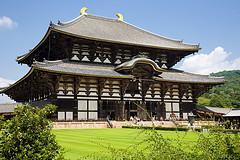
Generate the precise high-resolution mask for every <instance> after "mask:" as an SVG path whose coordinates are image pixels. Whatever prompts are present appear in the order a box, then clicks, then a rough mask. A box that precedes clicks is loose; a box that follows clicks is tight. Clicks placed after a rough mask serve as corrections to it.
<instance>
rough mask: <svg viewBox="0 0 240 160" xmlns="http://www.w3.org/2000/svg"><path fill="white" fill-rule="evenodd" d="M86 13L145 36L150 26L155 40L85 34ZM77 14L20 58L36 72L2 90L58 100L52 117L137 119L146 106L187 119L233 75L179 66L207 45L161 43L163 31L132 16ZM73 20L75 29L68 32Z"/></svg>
mask: <svg viewBox="0 0 240 160" xmlns="http://www.w3.org/2000/svg"><path fill="white" fill-rule="evenodd" d="M84 18H85V19H86V21H87V20H88V19H91V20H92V19H94V20H95V21H97V22H98V23H100V25H99V27H102V26H103V25H101V23H104V24H106V23H109V25H116V26H117V25H120V26H119V27H120V28H121V27H126V28H127V29H129V31H127V30H126V29H125V30H124V31H126V32H129V33H131V34H132V36H136V37H137V38H138V37H141V36H142V32H144V34H146V38H147V36H148V38H149V44H150V45H151V44H152V46H150V45H149V44H148V43H147V44H146V45H145V42H144V41H143V42H141V41H140V42H139V41H137V42H132V39H131V37H130V38H128V39H126V41H120V40H118V39H117V38H116V40H114V38H115V36H112V37H111V35H113V34H114V33H108V34H107V35H103V38H105V37H109V39H106V38H105V39H103V38H99V37H97V36H98V35H96V37H91V38H89V37H90V35H89V37H86V36H85V35H81V34H80V33H78V32H80V31H78V30H77V31H75V29H74V25H81V23H82V22H81V20H82V21H83V19H84ZM75 21H76V22H75ZM75 21H73V22H69V23H66V24H62V23H59V24H58V25H54V24H52V23H51V24H50V27H49V30H48V32H47V33H46V35H45V37H44V38H43V39H42V41H40V43H39V44H38V45H37V46H36V47H35V48H34V49H33V50H31V51H30V52H29V53H27V54H25V55H23V56H20V57H18V59H17V62H18V63H24V64H27V65H28V66H31V70H30V71H29V73H28V74H27V75H26V76H24V77H23V78H22V79H20V80H19V81H18V82H16V83H15V84H13V85H12V86H10V87H9V88H7V89H5V90H3V91H2V93H5V94H7V95H9V97H11V98H12V99H14V100H16V101H17V102H32V103H34V102H35V103H36V104H37V103H38V102H42V101H49V102H50V103H52V104H55V105H57V106H58V110H57V111H56V114H53V115H52V116H51V118H52V119H53V120H55V121H68V120H69V121H72V120H73V121H81V120H106V118H107V116H108V115H110V116H111V117H112V119H115V120H129V118H130V116H135V115H136V116H138V117H140V119H142V120H147V119H148V117H147V114H146V113H145V112H144V111H143V110H142V109H141V108H140V107H139V106H138V105H140V106H141V107H142V108H143V109H145V110H147V111H148V112H149V114H150V115H153V116H155V117H158V118H160V117H163V118H164V119H168V118H169V117H170V115H171V114H172V113H174V114H175V115H176V116H177V117H178V118H182V119H186V118H187V115H188V113H190V112H191V111H193V113H194V112H195V109H196V99H197V97H199V96H200V95H201V94H202V93H204V92H206V91H207V90H208V89H210V88H211V87H212V86H214V85H217V84H221V83H224V82H225V80H224V79H223V78H222V79H219V78H218V79H216V78H213V77H209V76H201V75H195V74H190V73H186V72H183V71H179V70H174V69H172V68H171V67H173V66H174V65H175V64H176V63H177V62H179V61H180V60H181V59H182V58H184V57H185V56H187V55H190V54H192V53H194V52H197V51H198V50H199V49H200V48H199V45H188V44H184V43H182V41H176V40H171V39H166V38H163V37H161V36H159V37H157V38H158V39H160V40H161V41H163V42H164V44H165V43H166V44H167V46H164V45H163V46H154V45H155V41H156V40H155V38H156V35H153V34H151V33H149V32H146V31H143V30H141V31H139V30H140V29H138V28H137V29H135V28H134V27H132V26H130V27H129V26H128V24H125V22H119V21H117V20H114V19H106V18H103V17H98V16H91V15H81V16H80V18H78V19H77V20H75ZM95 21H89V23H90V22H91V23H95ZM87 22H88V21H87ZM89 23H88V24H89ZM92 25H93V26H95V24H92ZM121 25H122V26H121ZM106 26H108V25H105V27H106ZM61 27H62V28H61ZM68 27H69V28H70V31H72V30H73V31H72V32H73V33H70V32H69V31H65V30H67V29H68ZM110 27H111V26H110ZM78 29H79V28H78ZM81 29H82V28H81ZM83 29H85V30H84V32H83V33H84V34H85V33H87V32H88V30H86V29H88V28H83ZM101 29H102V30H103V28H101ZM101 29H99V32H101ZM132 30H134V31H135V30H136V31H138V32H139V33H137V32H133V31H132ZM75 32H76V33H75ZM95 32H98V31H95ZM145 32H146V33H145ZM91 33H92V32H91ZM103 33H104V34H106V32H103ZM103 33H102V34H103ZM89 34H90V33H89ZM102 34H101V35H102ZM123 34H124V33H122V34H120V33H119V35H123ZM136 34H139V35H136ZM104 36H105V37H104ZM123 38H124V36H123ZM135 39H136V38H135ZM139 39H140V38H139ZM143 40H145V39H144V37H143ZM160 40H159V41H160ZM152 41H153V42H152ZM150 42H151V43H150ZM136 43H138V44H136ZM157 43H158V42H156V44H157ZM169 46H170V47H169ZM136 104H138V105H136Z"/></svg>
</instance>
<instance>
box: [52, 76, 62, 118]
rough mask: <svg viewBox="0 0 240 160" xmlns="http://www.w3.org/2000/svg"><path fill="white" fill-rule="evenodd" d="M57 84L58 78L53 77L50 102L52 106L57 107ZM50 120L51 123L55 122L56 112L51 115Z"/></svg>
mask: <svg viewBox="0 0 240 160" xmlns="http://www.w3.org/2000/svg"><path fill="white" fill-rule="evenodd" d="M59 82H60V76H54V77H53V79H52V83H51V85H52V94H51V97H50V100H51V102H52V104H53V105H56V106H57V105H58V104H57V93H58V85H59ZM51 117H52V118H51V119H52V120H53V121H57V111H55V114H53V115H52V116H51Z"/></svg>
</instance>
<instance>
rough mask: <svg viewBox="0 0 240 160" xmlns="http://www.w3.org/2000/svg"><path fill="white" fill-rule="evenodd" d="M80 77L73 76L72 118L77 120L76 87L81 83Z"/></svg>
mask: <svg viewBox="0 0 240 160" xmlns="http://www.w3.org/2000/svg"><path fill="white" fill-rule="evenodd" d="M81 80H82V77H74V82H73V93H74V100H73V101H74V102H73V103H74V104H73V120H76V121H77V120H78V98H77V95H78V89H79V86H80V83H81Z"/></svg>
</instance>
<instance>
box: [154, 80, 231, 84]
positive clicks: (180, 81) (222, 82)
mask: <svg viewBox="0 0 240 160" xmlns="http://www.w3.org/2000/svg"><path fill="white" fill-rule="evenodd" d="M153 79H154V80H156V81H162V82H172V83H191V84H213V85H218V84H224V83H226V82H227V81H220V82H201V81H182V80H168V79H160V78H153Z"/></svg>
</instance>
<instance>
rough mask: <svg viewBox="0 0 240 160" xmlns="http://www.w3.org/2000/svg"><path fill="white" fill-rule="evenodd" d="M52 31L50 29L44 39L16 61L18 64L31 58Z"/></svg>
mask: <svg viewBox="0 0 240 160" xmlns="http://www.w3.org/2000/svg"><path fill="white" fill-rule="evenodd" d="M51 31H52V29H51V27H48V30H47V33H46V34H45V36H44V37H43V39H42V40H41V41H40V42H39V43H38V44H37V45H36V46H35V47H34V48H33V49H32V50H31V51H30V52H29V53H27V54H25V55H23V56H21V57H20V58H18V59H16V61H17V62H19V63H20V62H21V61H23V60H24V59H26V58H27V57H28V56H30V55H31V54H32V53H33V52H34V51H35V50H36V49H37V48H38V47H39V46H40V45H41V44H42V43H43V42H44V41H45V40H46V39H47V37H48V36H49V34H50V32H51Z"/></svg>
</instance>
